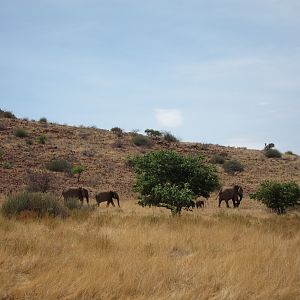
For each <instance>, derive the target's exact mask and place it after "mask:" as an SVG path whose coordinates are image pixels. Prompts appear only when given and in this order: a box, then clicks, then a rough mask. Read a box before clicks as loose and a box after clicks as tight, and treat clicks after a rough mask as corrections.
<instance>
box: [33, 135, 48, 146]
mask: <svg viewBox="0 0 300 300" xmlns="http://www.w3.org/2000/svg"><path fill="white" fill-rule="evenodd" d="M47 139H48V138H47V137H46V136H45V135H40V136H38V137H37V139H36V141H37V143H38V144H43V145H44V144H46V141H47Z"/></svg>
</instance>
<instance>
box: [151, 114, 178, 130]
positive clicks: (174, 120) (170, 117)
mask: <svg viewBox="0 0 300 300" xmlns="http://www.w3.org/2000/svg"><path fill="white" fill-rule="evenodd" d="M155 118H156V120H157V121H158V123H159V124H160V125H161V126H165V127H170V128H176V127H180V126H181V125H182V123H183V116H182V112H181V111H180V110H179V109H155Z"/></svg>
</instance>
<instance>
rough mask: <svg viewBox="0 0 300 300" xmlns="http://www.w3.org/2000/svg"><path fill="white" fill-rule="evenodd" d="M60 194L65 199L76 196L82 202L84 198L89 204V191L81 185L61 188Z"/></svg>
mask: <svg viewBox="0 0 300 300" xmlns="http://www.w3.org/2000/svg"><path fill="white" fill-rule="evenodd" d="M62 196H63V197H64V200H65V201H67V200H68V199H70V198H78V199H79V200H80V201H81V202H82V203H83V200H84V198H85V199H86V202H87V204H89V192H88V190H87V189H85V188H83V187H69V188H66V189H64V190H63V192H62Z"/></svg>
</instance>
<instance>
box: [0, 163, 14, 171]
mask: <svg viewBox="0 0 300 300" xmlns="http://www.w3.org/2000/svg"><path fill="white" fill-rule="evenodd" d="M1 167H2V168H3V169H12V168H13V167H14V164H13V163H11V162H9V161H4V162H2V164H1Z"/></svg>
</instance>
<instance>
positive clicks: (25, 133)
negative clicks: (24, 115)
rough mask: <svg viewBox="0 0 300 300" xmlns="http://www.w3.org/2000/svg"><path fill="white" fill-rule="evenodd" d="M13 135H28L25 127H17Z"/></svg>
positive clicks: (21, 136) (22, 136)
mask: <svg viewBox="0 0 300 300" xmlns="http://www.w3.org/2000/svg"><path fill="white" fill-rule="evenodd" d="M15 136H16V137H20V138H24V137H27V136H28V133H27V131H26V130H25V129H23V128H17V129H16V130H15Z"/></svg>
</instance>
